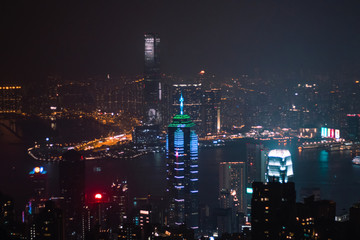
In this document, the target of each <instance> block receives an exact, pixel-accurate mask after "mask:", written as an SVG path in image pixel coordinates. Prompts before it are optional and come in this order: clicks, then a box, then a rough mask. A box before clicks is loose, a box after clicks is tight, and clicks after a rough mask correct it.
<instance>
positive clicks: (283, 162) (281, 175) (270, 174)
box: [267, 149, 294, 183]
mask: <svg viewBox="0 0 360 240" xmlns="http://www.w3.org/2000/svg"><path fill="white" fill-rule="evenodd" d="M268 157H269V159H268V166H267V181H268V182H269V181H277V182H281V183H286V182H287V181H288V180H289V178H291V177H293V176H294V171H293V166H292V160H291V154H290V152H289V150H285V149H274V150H271V151H270V152H269V156H268Z"/></svg>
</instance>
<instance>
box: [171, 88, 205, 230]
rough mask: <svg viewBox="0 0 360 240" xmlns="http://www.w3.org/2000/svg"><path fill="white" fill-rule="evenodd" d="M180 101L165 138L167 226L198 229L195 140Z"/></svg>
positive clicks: (189, 121) (192, 124)
mask: <svg viewBox="0 0 360 240" xmlns="http://www.w3.org/2000/svg"><path fill="white" fill-rule="evenodd" d="M183 102H184V98H183V97H182V95H181V97H180V114H178V115H176V116H175V117H174V118H173V122H172V123H171V124H170V125H169V127H168V135H167V137H166V157H167V164H166V166H167V177H166V180H167V189H166V191H167V197H168V203H169V205H168V211H169V216H168V217H169V218H168V220H169V222H168V224H169V225H172V226H174V225H182V224H185V225H186V226H187V227H189V228H192V229H195V230H196V229H198V226H199V212H198V208H199V201H198V199H199V197H198V194H199V191H198V180H199V179H198V175H199V171H198V137H197V135H196V133H195V131H194V130H192V127H194V126H195V124H194V123H193V122H192V121H191V120H190V116H189V115H184V111H183V108H184V105H183Z"/></svg>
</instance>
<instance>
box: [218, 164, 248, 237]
mask: <svg viewBox="0 0 360 240" xmlns="http://www.w3.org/2000/svg"><path fill="white" fill-rule="evenodd" d="M246 185H247V183H246V164H245V162H221V163H220V165H219V194H220V208H221V209H230V213H231V221H230V227H228V226H224V229H220V227H219V234H220V232H224V231H227V232H228V233H234V232H240V225H241V222H242V219H240V217H241V216H244V214H245V213H246V210H247V204H246ZM223 225H224V224H222V225H221V226H223ZM229 229H230V232H229ZM221 230H222V231H221Z"/></svg>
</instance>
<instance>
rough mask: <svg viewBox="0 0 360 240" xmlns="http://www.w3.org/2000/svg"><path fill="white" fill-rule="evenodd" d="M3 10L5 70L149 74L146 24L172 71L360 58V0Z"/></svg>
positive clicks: (9, 5)
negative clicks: (145, 61)
mask: <svg viewBox="0 0 360 240" xmlns="http://www.w3.org/2000/svg"><path fill="white" fill-rule="evenodd" d="M55 2H56V3H55ZM80 2H81V3H80ZM0 18H1V23H0V24H1V40H0V44H1V54H0V56H1V65H0V77H1V78H3V79H11V78H19V79H21V80H23V81H32V80H33V79H36V78H40V77H41V76H44V75H47V74H58V75H62V76H70V77H71V76H89V75H94V74H105V73H112V74H115V75H120V74H141V73H142V71H143V48H144V47H143V41H144V40H143V35H144V33H145V32H157V33H159V35H160V37H161V69H162V72H165V73H175V74H179V75H182V74H184V75H186V74H194V73H196V72H198V71H200V70H201V69H206V70H208V71H210V72H213V73H216V74H220V75H226V76H232V75H234V74H241V73H244V72H247V71H252V70H253V69H254V68H260V69H267V70H269V71H273V72H284V71H298V70H300V69H303V70H308V69H311V70H315V71H329V70H332V69H341V68H343V67H344V66H345V67H346V66H359V63H360V1H332V0H327V1H320V0H311V1H304V0H302V1H298V0H292V1H289V0H286V1H285V0H284V1H270V0H264V1H258V0H218V1H213V0H206V1H205V0H157V1H155V0H146V1H137V0H127V1H123V0H118V1H16V0H14V1H7V2H6V3H3V2H2V3H1V4H0Z"/></svg>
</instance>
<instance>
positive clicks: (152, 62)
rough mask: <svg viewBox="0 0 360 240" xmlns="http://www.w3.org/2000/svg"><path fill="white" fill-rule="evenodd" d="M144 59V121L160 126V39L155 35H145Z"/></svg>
mask: <svg viewBox="0 0 360 240" xmlns="http://www.w3.org/2000/svg"><path fill="white" fill-rule="evenodd" d="M144 57H145V58H144V91H143V99H144V121H145V122H146V123H150V124H161V123H162V118H163V116H162V111H161V109H162V84H161V81H160V79H161V74H160V37H159V36H158V35H157V34H154V33H147V34H145V51H144Z"/></svg>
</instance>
